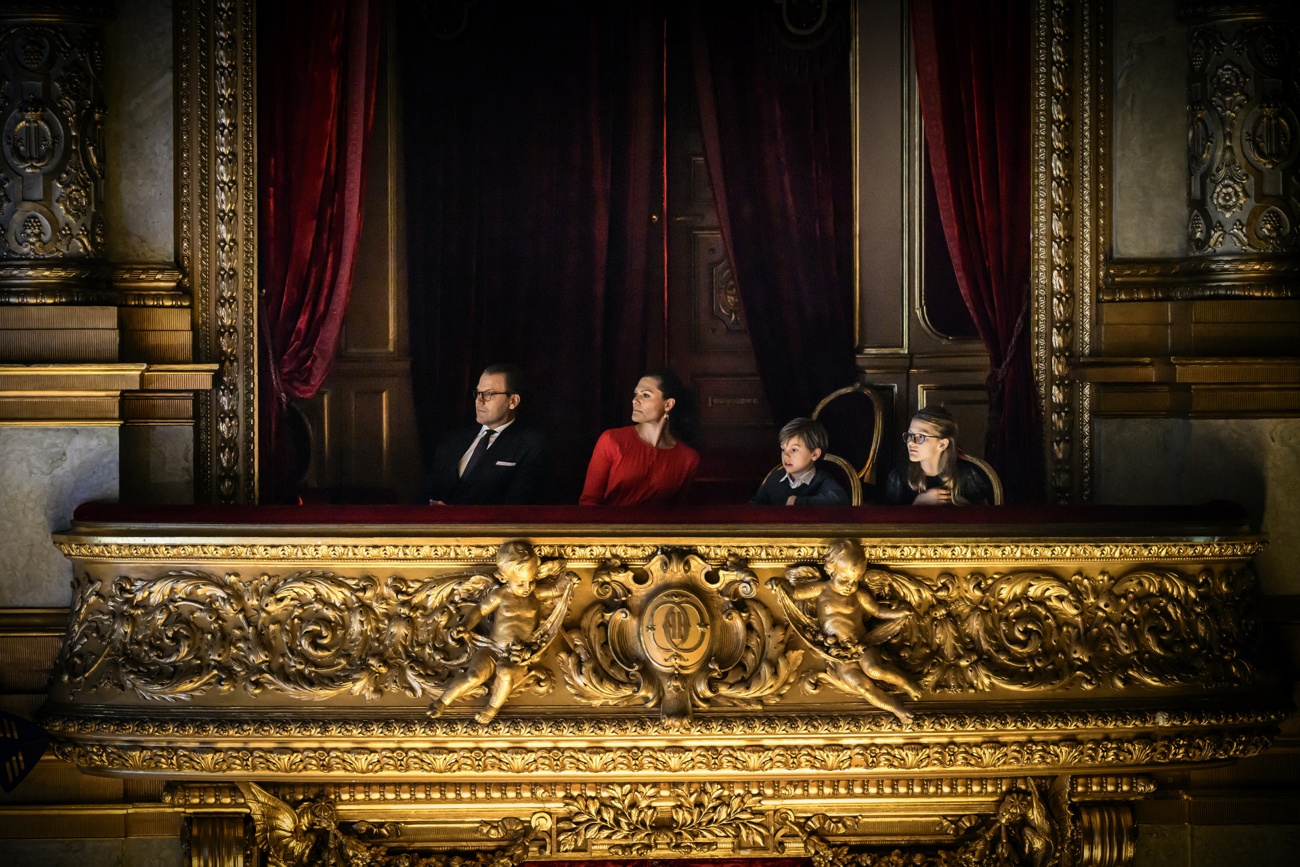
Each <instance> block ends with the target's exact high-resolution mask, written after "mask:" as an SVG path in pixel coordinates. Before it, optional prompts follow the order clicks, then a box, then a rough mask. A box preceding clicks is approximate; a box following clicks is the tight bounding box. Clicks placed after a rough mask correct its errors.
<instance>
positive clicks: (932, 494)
mask: <svg viewBox="0 0 1300 867" xmlns="http://www.w3.org/2000/svg"><path fill="white" fill-rule="evenodd" d="M912 505H913V506H951V505H952V492H951V491H949V490H948V489H947V488H927V489H926V490H924V491H922V492H921V493H919V494H917V495H916V499H915V500H913V501H912Z"/></svg>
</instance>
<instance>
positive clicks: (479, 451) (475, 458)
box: [460, 430, 497, 479]
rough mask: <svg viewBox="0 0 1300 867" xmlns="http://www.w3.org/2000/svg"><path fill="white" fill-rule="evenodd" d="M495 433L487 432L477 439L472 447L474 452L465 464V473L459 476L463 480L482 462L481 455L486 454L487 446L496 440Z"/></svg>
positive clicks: (492, 431)
mask: <svg viewBox="0 0 1300 867" xmlns="http://www.w3.org/2000/svg"><path fill="white" fill-rule="evenodd" d="M496 435H497V432H496V431H494V430H489V431H488V432H487V433H485V434H483V435H482V436H480V437H479V438H478V442H477V443H475V445H474V451H473V452H472V453H471V454H470V456H469V460H467V461H466V462H465V471H464V472H463V473H461V474H460V477H461V478H462V479H463V478H465V477H466V476H468V475H469V474H470V473H471V472H473V471H474V468H475V467H477V466H478V465H479V462H480V461H482V460H483V455H485V454H487V450H488V446H490V445H492V440H493V439H495V438H496Z"/></svg>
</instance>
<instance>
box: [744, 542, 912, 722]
mask: <svg viewBox="0 0 1300 867" xmlns="http://www.w3.org/2000/svg"><path fill="white" fill-rule="evenodd" d="M825 570H826V576H827V577H826V578H825V579H822V578H821V575H820V574H819V573H818V571H817V569H816V567H810V566H795V567H791V568H790V569H788V570H786V578H787V579H788V580H789V582H790V583H791V584H792V585H794V586H793V587H792V588H791V589H789V590H786V589H785V588H783V587H781V586H780V585H779V584H777V583H775V579H774V580H773V582H771V583H770V584H769V586H771V587H772V589H773V590H775V591H776V592H777V595H778V597H780V599H781V602H782V605H783V606H784V607H785V609H786V613H787V615H788V616H789V617H790V620H791V622H792V623H793V624H794V625H795V626H796V628H798V629H799V632H800V633H801V634H802V635H803V636H804V638H806V639H807V640H808V642H809V644H811V645H812V646H813V648H814V649H815V650H817V651H818V652H819V653H820V654H821V655H822V656H824V657H825V658H826V660H827V662H828V663H829V665H828V667H827V671H826V674H825V677H826V679H827V680H829V681H830V682H831V683H833V684H834V685H835V686H837V687H839V688H840V689H843V690H845V691H846V692H849V693H852V694H855V695H860V696H862V697H863V698H865V699H866V700H867V701H869V702H871V703H872V704H873V705H875V706H876V707H878V708H880V709H881V710H887V711H889V712H890V713H892V714H893V715H894V716H896V717H898V719H899V720H900V721H902V722H904V723H907V722H911V720H912V715H911V714H910V713H908V712H907V711H906V710H905V709H904V708H903V705H902V703H901V702H900V701H899V700H898V699H897V698H895V697H894V696H893V695H891V694H889V693H888V692H885V691H884V689H882V688H881V684H882V683H883V684H888V685H890V686H893V687H896V688H897V689H900V690H902V691H903V692H905V693H907V695H909V696H911V697H912V698H919V697H920V695H921V692H920V690H918V689H917V688H916V687H915V686H914V685H913V684H912V682H911V681H910V680H908V679H907V677H906V675H904V674H903V673H902V672H901V671H899V670H898V669H896V668H894V667H893V666H892V665H890V664H889V663H887V662H885V660H884V659H883V658H882V657H881V654H880V650H879V648H878V645H879V644H880V643H881V642H883V641H884V640H885V639H887V638H888V637H889V636H891V635H893V634H894V633H895V632H896V631H897V628H896V626H897V624H896V623H895V621H898V620H899V619H900V618H903V617H906V616H907V612H906V611H898V610H894V609H890V608H885V607H883V606H881V605H880V604H879V603H878V602H877V601H876V598H875V596H873V595H872V593H871V591H870V589H868V588H867V587H864V586H862V583H861V582H862V579H863V577H864V576H865V575H866V574H867V559H866V555H865V554H864V553H863V552H862V546H861V545H859V544H858V543H857V542H855V541H853V540H851V539H838V540H836V541H835V542H832V543H831V545H830V550H829V551H828V552H827V554H826V560H825ZM819 579H820V580H819ZM871 619H876V620H883V621H886V623H884V624H879V625H876V626H875V627H870V626H869V621H870V620H871Z"/></svg>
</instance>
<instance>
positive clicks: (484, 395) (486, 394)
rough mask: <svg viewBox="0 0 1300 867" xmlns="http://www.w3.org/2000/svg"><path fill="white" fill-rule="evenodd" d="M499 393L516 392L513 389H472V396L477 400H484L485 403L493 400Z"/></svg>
mask: <svg viewBox="0 0 1300 867" xmlns="http://www.w3.org/2000/svg"><path fill="white" fill-rule="evenodd" d="M498 394H514V392H511V391H471V392H470V396H471V397H473V398H474V399H475V400H478V401H482V402H483V403H487V402H488V401H489V400H492V398H494V397H496V396H497V395H498Z"/></svg>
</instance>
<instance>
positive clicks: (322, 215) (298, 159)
mask: <svg viewBox="0 0 1300 867" xmlns="http://www.w3.org/2000/svg"><path fill="white" fill-rule="evenodd" d="M382 7H383V2H382V0H276V2H273V3H261V4H258V22H257V27H258V31H257V34H258V41H259V44H260V45H261V50H260V51H259V52H258V59H259V62H258V70H257V75H258V172H259V174H260V184H261V186H260V197H259V207H260V214H259V217H260V230H261V237H260V246H261V272H262V280H261V306H260V314H261V338H262V351H263V353H264V355H263V357H264V358H265V363H264V369H263V377H262V383H261V385H262V389H261V392H262V394H263V395H264V398H263V404H262V405H263V419H264V423H265V427H264V431H265V433H266V436H264V437H263V442H264V444H265V445H264V449H263V456H264V458H263V470H264V472H263V479H264V480H265V483H266V485H267V486H268V487H269V488H270V489H271V490H269V491H266V492H265V496H264V499H277V498H282V497H283V496H284V495H285V493H286V492H285V491H283V490H279V491H277V490H276V488H277V487H279V488H283V487H284V484H285V483H286V482H287V481H291V480H286V479H284V478H280V477H279V476H278V474H277V471H279V470H282V469H283V467H284V464H285V462H286V461H288V460H290V459H291V456H288V455H286V453H285V447H286V443H285V442H284V441H283V440H284V438H283V437H280V436H278V435H277V434H278V432H279V431H280V430H281V427H282V424H281V419H282V413H283V411H284V405H285V402H286V401H287V400H288V398H290V397H298V398H309V397H312V396H313V395H315V394H316V392H317V390H319V389H320V386H321V383H323V382H324V381H325V377H326V376H327V375H328V374H329V370H330V365H331V364H332V363H333V361H334V356H335V354H336V353H337V352H338V346H339V340H340V338H341V336H342V331H343V316H344V314H345V312H346V311H347V304H348V296H349V295H350V293H351V289H352V272H353V267H354V265H355V263H356V258H357V255H358V253H359V250H358V244H359V241H360V237H361V215H362V200H363V194H364V188H365V166H366V149H367V139H368V138H369V133H370V127H371V121H372V119H373V116H374V103H375V99H374V96H375V81H376V73H377V70H378V59H379V33H380V24H381V12H382ZM216 171H217V183H218V184H219V185H220V184H221V177H220V167H219V166H218V167H217V169H216Z"/></svg>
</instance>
